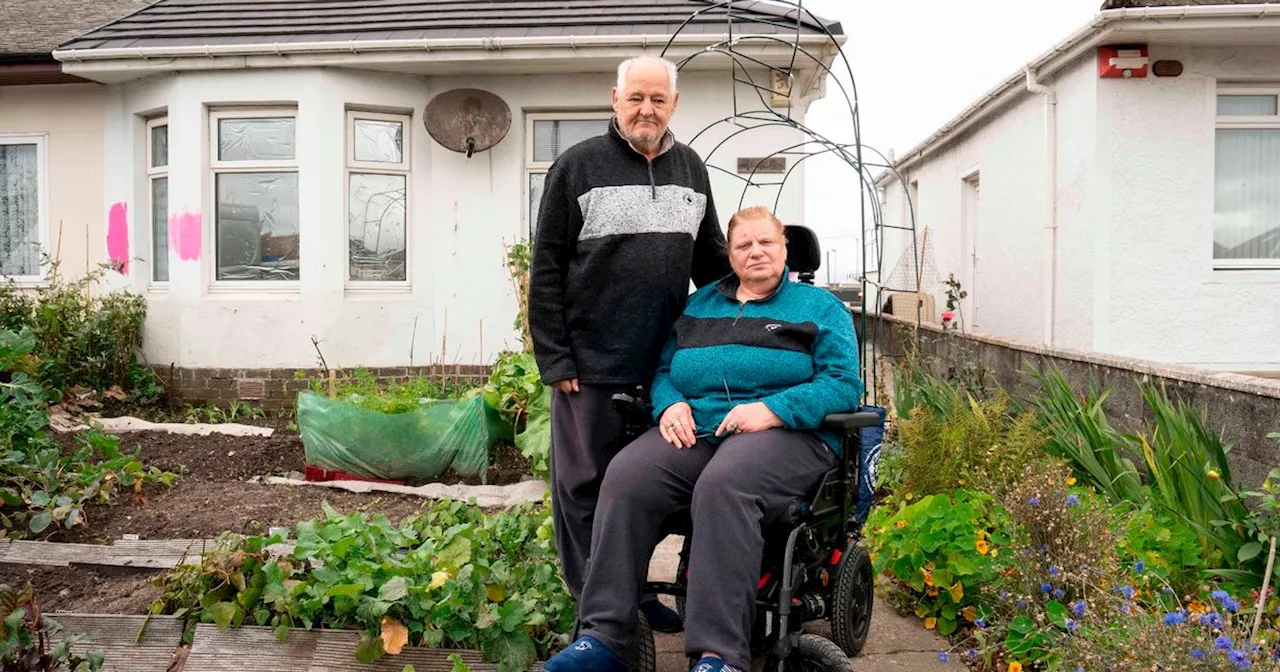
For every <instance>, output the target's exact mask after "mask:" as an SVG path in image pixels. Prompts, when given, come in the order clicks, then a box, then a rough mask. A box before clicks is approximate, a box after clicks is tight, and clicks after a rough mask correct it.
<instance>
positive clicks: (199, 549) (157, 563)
mask: <svg viewBox="0 0 1280 672" xmlns="http://www.w3.org/2000/svg"><path fill="white" fill-rule="evenodd" d="M216 547H217V544H216V543H215V542H214V540H212V539H151V540H139V541H129V540H121V541H117V542H115V543H113V544H112V545H110V546H107V545H102V544H69V543H63V542H53V541H27V540H8V539H6V540H0V563H7V564H15V565H40V566H45V567H70V566H72V565H88V566H100V567H125V568H137V569H172V568H174V567H177V566H178V565H179V564H188V565H198V564H200V559H201V554H202V553H203V552H205V551H207V550H213V549H214V548H216ZM293 548H294V546H293V544H290V543H284V544H275V545H273V546H269V547H268V548H267V550H268V551H269V552H271V553H272V554H273V555H277V556H282V555H289V554H292V553H293Z"/></svg>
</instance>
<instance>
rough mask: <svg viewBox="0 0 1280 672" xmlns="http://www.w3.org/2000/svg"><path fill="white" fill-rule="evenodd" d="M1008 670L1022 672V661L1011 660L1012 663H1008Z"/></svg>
mask: <svg viewBox="0 0 1280 672" xmlns="http://www.w3.org/2000/svg"><path fill="white" fill-rule="evenodd" d="M1008 672H1022V663H1019V662H1018V661H1016V660H1015V661H1013V662H1012V663H1009V670H1008Z"/></svg>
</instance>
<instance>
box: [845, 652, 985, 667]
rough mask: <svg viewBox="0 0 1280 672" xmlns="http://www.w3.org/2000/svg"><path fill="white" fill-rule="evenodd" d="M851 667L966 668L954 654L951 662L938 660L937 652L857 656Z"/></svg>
mask: <svg viewBox="0 0 1280 672" xmlns="http://www.w3.org/2000/svg"><path fill="white" fill-rule="evenodd" d="M853 669H854V672H899V671H901V670H909V671H910V672H954V671H955V670H964V669H967V668H965V666H964V664H963V663H960V662H957V661H956V657H955V656H952V657H951V662H949V663H944V662H942V661H940V660H938V654H937V653H918V652H903V653H880V654H875V655H864V656H859V657H858V658H857V659H855V660H854V661H853Z"/></svg>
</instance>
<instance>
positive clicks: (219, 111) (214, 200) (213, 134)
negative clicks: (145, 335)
mask: <svg viewBox="0 0 1280 672" xmlns="http://www.w3.org/2000/svg"><path fill="white" fill-rule="evenodd" d="M206 117H207V119H208V134H207V141H208V142H207V144H206V146H205V151H206V152H208V160H207V161H206V162H205V165H206V170H205V180H206V183H205V203H206V207H205V212H206V213H208V216H207V218H205V220H204V221H205V226H204V227H203V228H204V230H205V231H206V232H207V233H206V234H205V236H206V237H205V243H206V244H205V245H204V246H203V249H206V250H209V253H208V254H202V255H201V256H202V257H205V258H207V259H209V270H208V273H209V282H208V287H209V291H210V292H211V293H236V292H243V291H250V292H254V293H260V294H265V293H287V294H297V293H299V292H300V291H301V287H302V280H301V275H302V263H303V261H304V259H303V258H302V250H301V247H302V222H301V221H299V222H298V247H299V250H298V275H299V279H297V280H222V279H219V278H218V193H217V192H218V188H217V187H218V175H221V174H234V173H294V174H295V175H297V176H298V201H299V209H300V208H301V201H302V174H301V167H300V166H301V164H300V163H299V162H298V147H299V139H298V107H297V106H296V105H287V104H286V105H261V106H251V107H230V106H229V107H210V108H209V109H208V114H207V115H206ZM278 118H289V119H293V124H294V140H293V145H294V152H293V158H292V159H288V160H275V161H221V160H219V159H218V131H219V126H220V122H221V120H223V119H278ZM149 160H150V159H148V161H149Z"/></svg>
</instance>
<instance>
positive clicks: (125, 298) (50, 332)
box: [0, 262, 162, 402]
mask: <svg viewBox="0 0 1280 672" xmlns="http://www.w3.org/2000/svg"><path fill="white" fill-rule="evenodd" d="M48 263H49V268H50V270H49V274H48V277H49V280H48V284H47V285H45V286H43V287H40V288H37V289H35V290H23V289H19V288H18V287H17V285H15V284H12V283H10V284H8V285H7V286H0V328H3V329H8V330H10V331H15V332H18V331H22V330H23V329H30V330H31V332H32V334H34V336H35V343H36V346H35V350H34V354H35V355H36V357H37V358H38V359H39V362H40V364H39V368H38V370H36V371H33V372H31V373H32V375H33V377H34V378H35V379H36V380H37V381H38V382H39V383H40V384H41V385H43V386H44V387H46V388H48V389H49V390H50V391H51V392H52V393H55V394H54V396H55V398H56V397H60V396H61V395H60V394H59V393H61V392H63V391H66V390H68V389H70V388H72V387H76V386H80V387H84V388H87V389H91V390H98V391H106V390H108V389H110V388H111V387H113V386H116V387H119V388H121V389H122V390H124V391H126V392H130V393H132V394H133V396H134V397H135V399H136V400H138V401H142V402H148V401H154V400H155V399H156V398H158V397H159V396H160V394H161V393H162V388H161V387H160V384H159V381H158V379H157V378H156V376H155V374H154V373H153V372H152V371H151V370H150V369H148V368H146V367H145V366H143V365H141V364H140V363H139V362H138V360H137V353H138V351H139V348H141V347H142V326H143V321H144V319H145V317H146V312H147V302H146V299H145V298H144V297H142V296H141V295H138V294H134V293H132V292H128V291H112V292H105V293H95V291H94V288H95V286H96V285H97V284H98V283H99V282H101V280H102V278H103V275H104V274H105V273H106V272H107V269H108V267H107V266H105V265H104V266H101V267H99V268H98V269H95V270H93V271H90V272H89V273H87V274H86V275H84V276H83V277H81V278H78V279H76V280H75V281H72V282H66V281H64V280H63V279H62V278H61V276H60V275H59V273H58V264H57V262H48Z"/></svg>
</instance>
